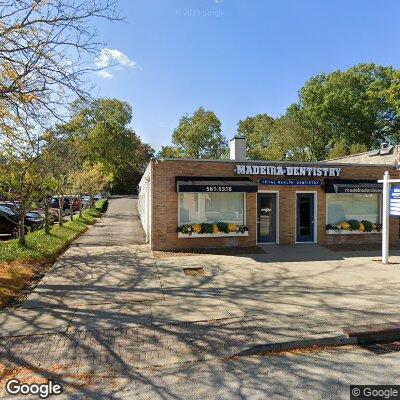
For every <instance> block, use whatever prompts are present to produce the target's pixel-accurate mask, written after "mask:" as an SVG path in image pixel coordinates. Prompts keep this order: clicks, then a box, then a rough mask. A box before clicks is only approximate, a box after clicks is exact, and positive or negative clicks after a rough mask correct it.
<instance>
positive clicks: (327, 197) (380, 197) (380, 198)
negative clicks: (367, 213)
mask: <svg viewBox="0 0 400 400" xmlns="http://www.w3.org/2000/svg"><path fill="white" fill-rule="evenodd" d="M330 194H340V195H344V196H346V195H350V196H351V195H353V194H359V193H326V198H325V225H328V224H329V222H328V211H329V195H330ZM365 194H377V195H378V212H379V218H378V223H379V224H381V223H382V193H365Z"/></svg>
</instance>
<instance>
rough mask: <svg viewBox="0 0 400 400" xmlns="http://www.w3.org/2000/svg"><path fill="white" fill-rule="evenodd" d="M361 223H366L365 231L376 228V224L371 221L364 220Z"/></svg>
mask: <svg viewBox="0 0 400 400" xmlns="http://www.w3.org/2000/svg"><path fill="white" fill-rule="evenodd" d="M361 223H362V224H363V225H364V229H365V232H371V231H372V229H374V224H373V223H372V222H371V221H367V220H365V219H364V220H362V221H361Z"/></svg>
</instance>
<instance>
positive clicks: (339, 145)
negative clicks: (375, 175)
mask: <svg viewBox="0 0 400 400" xmlns="http://www.w3.org/2000/svg"><path fill="white" fill-rule="evenodd" d="M366 151H368V147H367V146H366V145H365V144H361V143H353V144H351V145H350V146H349V145H348V144H347V143H346V141H345V140H344V139H341V140H339V141H338V142H336V143H334V144H333V146H332V148H331V150H330V152H329V154H328V157H327V158H328V159H335V158H340V157H345V156H348V155H351V154H358V153H364V152H366Z"/></svg>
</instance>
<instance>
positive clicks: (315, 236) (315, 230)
mask: <svg viewBox="0 0 400 400" xmlns="http://www.w3.org/2000/svg"><path fill="white" fill-rule="evenodd" d="M297 193H311V194H313V195H314V240H313V241H309V242H298V241H297ZM294 221H295V223H294V240H295V243H296V244H301V243H318V237H317V235H318V192H317V191H316V190H296V191H295V196H294Z"/></svg>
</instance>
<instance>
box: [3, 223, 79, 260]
mask: <svg viewBox="0 0 400 400" xmlns="http://www.w3.org/2000/svg"><path fill="white" fill-rule="evenodd" d="M86 229H87V225H86V224H85V223H82V222H79V221H73V222H72V221H69V222H66V223H64V225H63V226H58V225H55V226H53V227H52V229H51V233H50V235H45V233H44V230H43V229H40V230H38V231H35V232H31V233H28V234H27V235H26V246H20V245H19V244H18V239H12V240H7V241H5V242H0V261H2V262H10V261H17V260H18V261H30V260H43V259H53V258H55V257H56V256H57V255H58V254H60V253H61V252H62V251H64V250H65V249H66V248H67V247H68V246H69V244H70V243H71V242H72V241H73V240H75V239H76V238H77V237H78V236H79V235H80V234H81V233H83V232H85V231H86Z"/></svg>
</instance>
